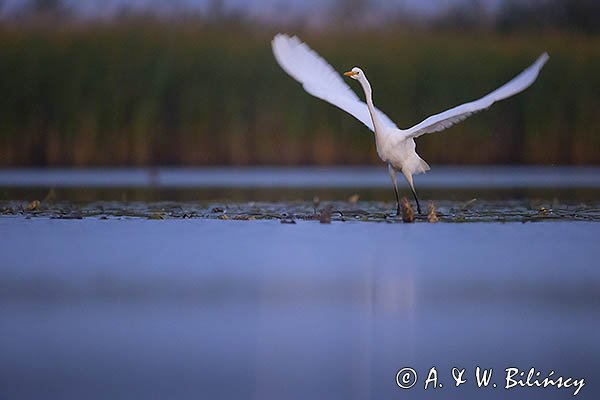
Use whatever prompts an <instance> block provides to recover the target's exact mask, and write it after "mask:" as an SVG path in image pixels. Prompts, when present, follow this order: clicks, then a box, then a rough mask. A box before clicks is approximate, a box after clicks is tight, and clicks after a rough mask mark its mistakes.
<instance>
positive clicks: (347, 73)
mask: <svg viewBox="0 0 600 400" xmlns="http://www.w3.org/2000/svg"><path fill="white" fill-rule="evenodd" d="M344 75H345V76H354V75H358V72H354V71H348V72H344Z"/></svg>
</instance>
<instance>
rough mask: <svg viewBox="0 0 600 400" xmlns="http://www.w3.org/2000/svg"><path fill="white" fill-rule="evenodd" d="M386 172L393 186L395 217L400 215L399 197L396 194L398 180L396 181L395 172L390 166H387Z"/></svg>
mask: <svg viewBox="0 0 600 400" xmlns="http://www.w3.org/2000/svg"><path fill="white" fill-rule="evenodd" d="M388 172H389V173H390V178H392V184H393V185H394V193H396V205H397V208H396V215H400V195H399V194H398V180H397V179H396V170H395V169H394V167H392V165H391V164H388Z"/></svg>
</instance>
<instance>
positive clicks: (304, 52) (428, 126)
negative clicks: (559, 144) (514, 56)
mask: <svg viewBox="0 0 600 400" xmlns="http://www.w3.org/2000/svg"><path fill="white" fill-rule="evenodd" d="M271 44H272V47H273V54H274V55H275V59H276V60H277V62H278V63H279V65H280V66H281V68H283V70H284V71H285V72H287V73H288V74H289V75H290V76H291V77H292V78H294V79H295V80H297V81H298V82H300V83H301V84H302V85H303V87H304V89H305V90H306V91H307V92H308V93H310V94H312V95H313V96H315V97H318V98H320V99H322V100H325V101H327V102H328V103H331V104H333V105H334V106H337V107H339V108H341V109H342V110H344V111H346V112H348V113H350V114H352V115H353V116H354V117H355V118H356V119H358V120H359V121H360V122H362V123H363V124H365V125H366V126H367V128H369V129H370V130H372V131H373V132H375V145H376V147H377V154H378V155H379V157H380V158H381V159H382V160H383V162H385V163H387V164H388V171H389V174H390V178H391V179H392V183H393V185H394V191H395V193H396V203H397V206H398V207H397V213H398V214H400V199H399V195H398V182H397V179H396V172H397V171H400V172H402V174H403V175H404V177H405V178H406V180H407V181H408V184H409V185H410V189H411V191H412V194H413V196H414V198H415V201H416V203H417V210H418V212H419V214H420V213H421V206H420V205H419V198H418V197H417V192H416V191H415V187H414V184H413V178H412V176H413V174H420V173H423V172H425V171H428V170H429V169H430V168H429V165H428V164H427V163H426V162H425V161H424V160H423V159H421V157H419V155H418V154H417V152H416V151H415V147H416V145H415V140H414V139H415V138H417V137H419V136H421V135H423V134H425V133H432V132H438V131H441V130H444V129H446V128H448V127H449V126H451V125H453V124H455V123H457V122H460V121H462V120H464V119H465V118H467V117H468V116H470V115H471V114H473V113H475V112H477V111H481V110H484V109H486V108H488V107H490V106H491V105H492V104H493V103H494V102H496V101H498V100H502V99H505V98H507V97H510V96H512V95H514V94H517V93H519V92H521V91H523V90H525V89H526V88H527V87H528V86H529V85H531V84H532V83H533V82H534V81H535V79H536V78H537V76H538V73H539V71H540V69H541V68H542V67H543V65H544V64H545V63H546V61H547V60H548V58H549V57H548V54H547V53H544V54H542V55H541V56H540V57H539V58H538V59H537V60H536V61H535V62H534V63H533V64H532V65H531V66H530V67H529V68H527V69H525V70H524V71H523V72H521V73H520V74H519V75H517V76H516V77H515V78H513V79H512V80H511V81H510V82H508V83H506V84H504V85H503V86H501V87H499V88H498V89H496V90H494V91H493V92H491V93H489V94H488V95H486V96H484V97H482V98H480V99H479V100H475V101H471V102H469V103H465V104H462V105H460V106H457V107H454V108H451V109H449V110H447V111H444V112H442V113H439V114H435V115H432V116H431V117H429V118H426V119H425V120H424V121H422V122H421V123H419V124H417V125H415V126H413V127H412V128H408V129H399V128H398V127H397V126H396V124H394V123H393V122H392V121H391V120H390V119H389V118H388V116H387V115H385V114H384V113H383V112H381V111H380V110H379V109H377V108H376V107H375V106H374V105H373V98H372V90H371V85H370V84H369V81H368V80H367V77H366V76H365V73H364V72H363V70H362V69H360V68H358V67H354V68H352V70H351V71H348V72H346V73H344V75H345V76H348V77H350V78H352V79H355V80H357V81H358V82H359V83H360V85H361V86H362V88H363V90H364V92H365V98H366V101H367V102H366V104H365V103H364V102H362V101H361V100H360V99H359V98H358V96H357V95H356V93H354V92H353V91H352V89H350V87H349V86H348V85H347V84H346V83H344V81H343V79H342V77H341V76H340V75H339V74H338V73H337V72H335V70H334V69H333V68H332V67H331V65H329V64H328V63H327V62H326V61H325V60H324V59H323V58H321V57H320V56H319V55H318V54H317V53H316V52H315V51H314V50H312V49H311V48H310V47H308V45H307V44H306V43H303V42H302V41H300V39H298V38H297V37H296V36H292V37H290V36H288V35H285V34H281V33H280V34H277V35H276V36H275V38H273V41H272V42H271Z"/></svg>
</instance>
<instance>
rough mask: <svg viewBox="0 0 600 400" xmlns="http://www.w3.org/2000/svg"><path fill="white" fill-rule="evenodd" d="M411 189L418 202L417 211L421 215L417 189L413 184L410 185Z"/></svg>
mask: <svg viewBox="0 0 600 400" xmlns="http://www.w3.org/2000/svg"><path fill="white" fill-rule="evenodd" d="M410 190H411V191H412V194H413V196H414V198H415V201H416V202H417V212H418V213H419V215H420V214H421V205H420V204H419V198H418V197H417V192H415V189H414V188H413V187H412V185H411V186H410Z"/></svg>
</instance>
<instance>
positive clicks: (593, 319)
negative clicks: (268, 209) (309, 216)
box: [0, 217, 600, 399]
mask: <svg viewBox="0 0 600 400" xmlns="http://www.w3.org/2000/svg"><path fill="white" fill-rule="evenodd" d="M599 234H600V225H599V224H596V223H581V222H552V223H537V224H519V223H508V224H497V223H487V224H435V225H431V224H413V225H409V224H405V225H402V224H364V223H351V222H350V223H344V224H342V223H335V224H331V225H321V224H318V223H314V222H298V223H297V224H295V225H286V224H280V223H278V222H277V221H253V222H235V221H220V220H207V219H191V220H164V221H151V220H144V219H129V220H108V221H103V220H97V219H83V220H68V221H65V220H52V219H47V218H33V219H30V220H26V219H24V218H15V217H11V218H0V235H1V236H2V240H1V241H0V307H1V312H0V326H2V333H1V334H0V360H2V362H0V397H2V398H10V399H15V398H40V397H42V398H182V399H183V398H255V399H264V398H286V399H287V398H298V399H306V398H343V399H352V398H356V399H364V398H374V399H379V398H410V399H412V398H415V399H417V398H418V399H421V398H439V399H442V398H467V399H474V398H497V399H505V398H511V399H512V398H517V399H536V398H544V399H567V398H571V397H572V393H573V391H572V390H567V389H556V388H547V389H533V388H529V389H511V390H510V391H506V390H505V389H503V388H501V387H502V386H503V384H504V381H503V378H502V376H499V375H502V374H503V370H504V369H505V368H508V367H513V366H514V367H519V368H522V369H524V370H526V371H527V370H529V368H531V367H535V368H537V370H538V371H541V374H542V377H544V376H545V374H548V373H549V371H550V370H554V371H556V374H557V375H563V376H565V377H567V376H573V377H577V378H581V377H583V378H585V380H586V386H585V387H584V388H583V389H582V391H581V392H580V394H579V395H578V397H579V398H597V397H598V395H600V389H599V387H598V384H597V375H598V373H599V372H600V342H598V340H597V336H598V332H600V318H599V317H600V296H598V293H600V270H599V269H598V268H597V260H598V259H599V258H600V248H599V247H598V246H597V243H596V241H597V237H598V236H599ZM406 366H411V367H413V368H415V369H416V370H417V372H418V373H419V383H418V384H417V385H416V386H415V387H414V388H413V389H411V390H408V391H403V390H401V389H399V388H398V387H397V386H396V384H395V375H396V372H397V371H398V370H399V369H400V368H402V367H406ZM432 366H436V367H437V369H438V371H439V379H440V382H442V383H443V385H444V386H443V388H441V389H435V390H433V389H429V390H428V391H426V392H425V391H424V390H423V386H422V385H423V383H424V379H425V376H426V374H427V371H428V369H429V368H431V367H432ZM476 366H481V367H482V368H492V367H493V368H494V371H495V372H494V374H495V375H494V379H493V380H494V381H496V382H497V383H498V386H499V387H498V388H496V389H494V388H491V387H490V388H486V389H475V383H474V382H473V380H474V377H473V373H474V368H475V367H476ZM452 367H460V368H466V369H467V372H466V374H465V376H466V377H467V379H468V380H469V381H468V383H467V384H465V385H463V386H461V387H459V388H455V387H454V385H453V380H452V379H451V375H450V370H451V368H452Z"/></svg>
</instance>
